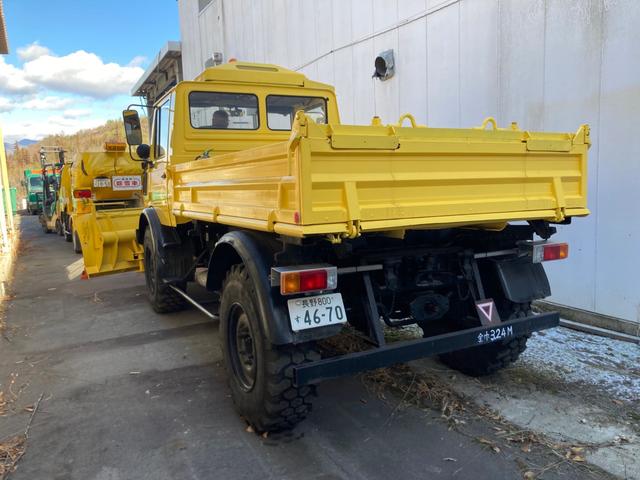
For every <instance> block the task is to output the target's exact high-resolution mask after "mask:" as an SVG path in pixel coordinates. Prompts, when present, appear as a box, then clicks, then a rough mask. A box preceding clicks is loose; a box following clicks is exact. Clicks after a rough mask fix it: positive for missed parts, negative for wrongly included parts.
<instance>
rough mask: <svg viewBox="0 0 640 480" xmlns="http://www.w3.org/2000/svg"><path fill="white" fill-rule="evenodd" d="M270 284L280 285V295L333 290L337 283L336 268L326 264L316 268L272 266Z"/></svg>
mask: <svg viewBox="0 0 640 480" xmlns="http://www.w3.org/2000/svg"><path fill="white" fill-rule="evenodd" d="M271 284H272V285H273V286H278V285H279V286H280V293H281V294H282V295H291V294H293V293H303V292H316V291H322V290H333V289H335V288H336V287H337V284H338V270H337V268H336V267H332V266H327V267H324V266H323V267H322V268H318V266H316V268H306V269H305V268H304V267H298V268H297V269H295V270H294V269H293V268H291V267H285V268H274V269H272V273H271Z"/></svg>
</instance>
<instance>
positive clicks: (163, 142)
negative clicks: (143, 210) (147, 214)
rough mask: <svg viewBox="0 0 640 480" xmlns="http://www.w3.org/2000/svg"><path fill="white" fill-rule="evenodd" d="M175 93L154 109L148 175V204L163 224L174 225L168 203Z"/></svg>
mask: <svg viewBox="0 0 640 480" xmlns="http://www.w3.org/2000/svg"><path fill="white" fill-rule="evenodd" d="M173 105H174V94H173V93H172V94H171V95H170V96H169V97H167V99H166V100H165V101H164V102H162V103H161V104H160V105H159V106H158V107H157V108H155V109H154V114H153V128H152V132H151V140H152V145H151V156H152V159H153V165H152V166H151V167H150V168H149V171H148V176H147V205H148V206H150V207H153V208H154V209H155V211H156V212H157V213H158V217H159V218H160V222H161V223H162V224H163V225H173V222H172V215H171V214H170V211H169V204H168V198H169V195H168V191H169V190H168V178H167V173H168V172H167V166H168V164H169V159H170V157H171V143H170V138H171V126H172V124H173Z"/></svg>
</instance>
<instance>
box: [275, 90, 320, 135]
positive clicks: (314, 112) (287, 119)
mask: <svg viewBox="0 0 640 480" xmlns="http://www.w3.org/2000/svg"><path fill="white" fill-rule="evenodd" d="M298 110H302V111H303V112H304V113H306V114H307V116H309V118H311V120H312V121H314V122H315V123H327V101H326V100H325V99H324V98H319V97H293V96H288V95H269V96H268V97H267V124H268V126H269V128H270V129H271V130H291V126H292V125H293V118H294V117H295V114H296V112H297V111H298Z"/></svg>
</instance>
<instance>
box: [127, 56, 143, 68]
mask: <svg viewBox="0 0 640 480" xmlns="http://www.w3.org/2000/svg"><path fill="white" fill-rule="evenodd" d="M146 61H147V57H144V56H142V55H137V56H135V57H133V59H132V60H131V61H130V62H129V63H127V67H141V66H142V65H143V64H144V63H146Z"/></svg>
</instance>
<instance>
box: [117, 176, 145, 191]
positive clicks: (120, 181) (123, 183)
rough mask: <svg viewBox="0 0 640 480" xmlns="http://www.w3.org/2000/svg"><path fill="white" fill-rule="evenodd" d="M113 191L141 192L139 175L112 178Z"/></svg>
mask: <svg viewBox="0 0 640 480" xmlns="http://www.w3.org/2000/svg"><path fill="white" fill-rule="evenodd" d="M113 189H114V190H120V191H122V190H142V177H141V176H140V175H117V176H114V177H113Z"/></svg>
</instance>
